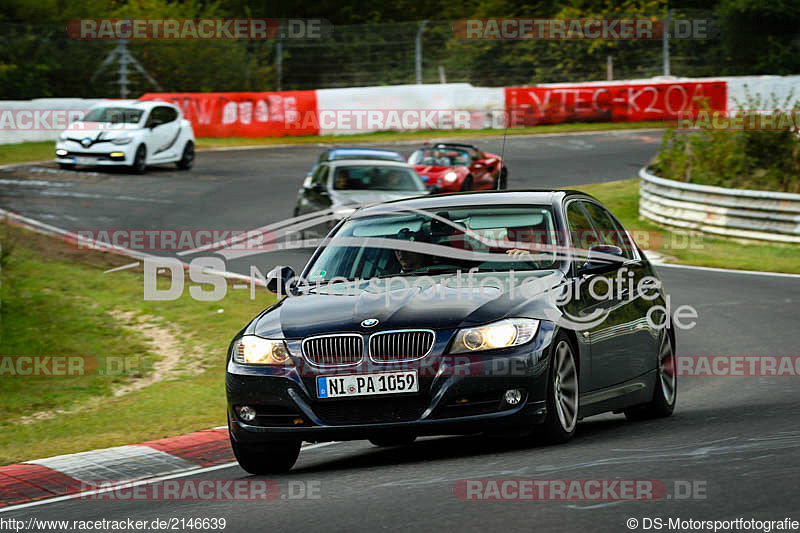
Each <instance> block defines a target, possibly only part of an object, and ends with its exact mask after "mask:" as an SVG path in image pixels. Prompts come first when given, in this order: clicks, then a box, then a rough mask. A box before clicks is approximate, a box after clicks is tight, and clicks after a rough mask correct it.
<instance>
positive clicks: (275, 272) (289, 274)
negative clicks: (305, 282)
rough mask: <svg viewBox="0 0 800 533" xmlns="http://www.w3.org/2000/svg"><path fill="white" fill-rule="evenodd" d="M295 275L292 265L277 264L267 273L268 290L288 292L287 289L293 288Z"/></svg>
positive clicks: (279, 292) (276, 292)
mask: <svg viewBox="0 0 800 533" xmlns="http://www.w3.org/2000/svg"><path fill="white" fill-rule="evenodd" d="M294 277H295V274H294V269H293V268H292V267H288V266H276V267H275V268H273V269H272V270H270V271H269V274H267V290H268V291H270V292H274V293H275V294H286V292H287V289H288V290H289V291H291V290H292V287H291V286H290V283H291V280H292V278H294Z"/></svg>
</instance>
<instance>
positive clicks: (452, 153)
mask: <svg viewBox="0 0 800 533" xmlns="http://www.w3.org/2000/svg"><path fill="white" fill-rule="evenodd" d="M408 162H409V164H411V165H413V167H414V170H416V171H417V174H419V175H420V177H421V178H422V181H423V182H424V183H425V185H426V186H427V187H428V189H434V190H436V191H437V192H456V191H478V190H491V189H505V188H506V185H507V181H508V170H507V168H506V165H505V164H504V163H503V160H502V159H500V156H499V155H495V154H490V153H489V152H483V151H481V150H479V149H478V148H476V147H475V146H472V145H471V144H456V143H436V144H425V145H423V146H422V147H421V148H419V149H418V150H416V151H414V153H412V154H411V155H410V156H409V158H408Z"/></svg>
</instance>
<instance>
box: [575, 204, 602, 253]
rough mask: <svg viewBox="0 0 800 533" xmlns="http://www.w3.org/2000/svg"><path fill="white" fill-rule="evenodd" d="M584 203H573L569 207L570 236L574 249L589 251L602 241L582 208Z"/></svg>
mask: <svg viewBox="0 0 800 533" xmlns="http://www.w3.org/2000/svg"><path fill="white" fill-rule="evenodd" d="M582 204H583V202H580V201H573V202H570V203H569V205H568V206H567V224H569V234H570V237H571V238H572V239H571V240H572V247H573V248H578V249H580V250H588V249H589V248H590V247H592V246H594V245H596V244H600V239H599V238H598V236H597V233H596V232H595V230H594V227H593V226H592V223H591V222H590V221H589V216H588V215H587V214H586V211H585V210H584V209H583V207H582Z"/></svg>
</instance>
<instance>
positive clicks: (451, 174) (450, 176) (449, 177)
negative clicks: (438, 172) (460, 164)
mask: <svg viewBox="0 0 800 533" xmlns="http://www.w3.org/2000/svg"><path fill="white" fill-rule="evenodd" d="M457 179H458V174H456V173H455V172H448V173H447V174H445V175H444V181H446V182H447V183H453V182H454V181H456V180H457Z"/></svg>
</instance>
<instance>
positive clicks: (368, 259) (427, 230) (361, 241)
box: [307, 206, 559, 282]
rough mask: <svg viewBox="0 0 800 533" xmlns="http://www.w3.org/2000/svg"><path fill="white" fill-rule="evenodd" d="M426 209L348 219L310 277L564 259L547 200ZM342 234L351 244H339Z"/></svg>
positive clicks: (547, 263)
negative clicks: (518, 204) (533, 203)
mask: <svg viewBox="0 0 800 533" xmlns="http://www.w3.org/2000/svg"><path fill="white" fill-rule="evenodd" d="M387 209H388V208H387ZM425 213H427V212H413V213H409V212H394V213H392V212H389V211H387V214H380V215H372V216H365V217H360V218H359V217H358V216H356V217H355V218H352V219H350V220H348V221H347V222H345V223H344V225H343V226H342V227H341V228H340V229H339V231H338V232H337V233H336V235H335V236H334V238H333V240H332V241H331V244H330V245H329V246H327V247H325V248H324V249H323V250H322V252H321V253H320V255H319V256H318V258H317V259H316V261H314V263H313V264H312V265H311V266H310V267H309V270H308V271H307V272H308V274H307V279H308V281H310V282H321V281H330V280H333V279H334V278H344V279H347V280H355V279H371V278H375V277H389V276H394V275H434V274H437V273H440V274H441V273H453V272H458V271H463V272H467V271H469V270H470V269H473V268H476V269H478V271H498V272H507V271H511V270H544V269H552V268H556V266H557V264H558V262H559V258H558V257H557V255H556V251H557V250H556V245H555V243H556V242H557V241H556V231H555V226H554V223H553V216H552V213H551V211H550V209H549V208H547V207H544V206H524V207H470V208H463V207H458V208H452V209H448V208H441V209H437V210H436V212H435V213H434V212H431V213H428V214H425ZM340 239H341V240H340ZM337 240H339V242H342V243H345V245H337V244H336V243H337Z"/></svg>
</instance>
